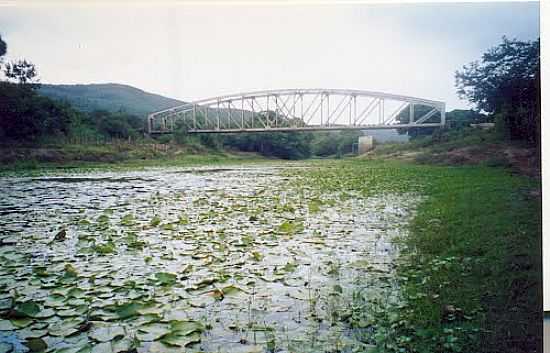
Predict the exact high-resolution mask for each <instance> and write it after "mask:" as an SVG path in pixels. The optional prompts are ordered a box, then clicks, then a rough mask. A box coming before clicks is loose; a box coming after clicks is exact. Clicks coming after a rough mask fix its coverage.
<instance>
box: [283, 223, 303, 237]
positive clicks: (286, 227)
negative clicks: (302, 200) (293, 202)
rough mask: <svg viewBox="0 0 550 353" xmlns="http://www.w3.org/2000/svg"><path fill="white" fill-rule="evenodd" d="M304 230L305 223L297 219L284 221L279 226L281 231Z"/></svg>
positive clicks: (293, 231)
mask: <svg viewBox="0 0 550 353" xmlns="http://www.w3.org/2000/svg"><path fill="white" fill-rule="evenodd" d="M302 230H304V225H303V224H302V223H301V222H296V221H284V222H283V223H281V225H280V226H279V228H278V231H279V232H280V233H285V234H294V233H297V232H301V231H302Z"/></svg>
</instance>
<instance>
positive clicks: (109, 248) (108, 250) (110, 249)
mask: <svg viewBox="0 0 550 353" xmlns="http://www.w3.org/2000/svg"><path fill="white" fill-rule="evenodd" d="M93 249H94V251H95V252H97V253H98V254H101V255H107V254H112V253H114V252H115V251H116V245H115V243H113V242H112V241H109V242H107V243H104V244H97V245H94V247H93Z"/></svg>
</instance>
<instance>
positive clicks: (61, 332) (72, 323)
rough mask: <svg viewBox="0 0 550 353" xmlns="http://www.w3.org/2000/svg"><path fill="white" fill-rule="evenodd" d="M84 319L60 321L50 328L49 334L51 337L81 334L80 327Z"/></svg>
mask: <svg viewBox="0 0 550 353" xmlns="http://www.w3.org/2000/svg"><path fill="white" fill-rule="evenodd" d="M83 321H84V319H82V318H69V319H64V320H63V321H58V322H56V323H54V324H52V325H51V326H50V327H48V332H49V334H50V335H51V336H63V337H67V336H70V335H72V334H75V333H77V332H79V326H80V324H82V322H83Z"/></svg>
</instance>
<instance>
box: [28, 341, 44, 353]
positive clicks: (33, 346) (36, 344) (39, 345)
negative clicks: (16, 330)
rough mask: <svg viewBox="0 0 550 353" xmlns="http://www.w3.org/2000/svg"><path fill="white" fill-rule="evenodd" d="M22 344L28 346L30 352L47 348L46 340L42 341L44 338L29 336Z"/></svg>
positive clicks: (42, 350)
mask: <svg viewBox="0 0 550 353" xmlns="http://www.w3.org/2000/svg"><path fill="white" fill-rule="evenodd" d="M24 344H25V346H27V347H28V348H29V350H30V351H31V352H44V351H45V350H46V348H48V345H47V344H46V342H44V340H43V339H41V338H31V339H29V340H27V341H26V342H25V343H24Z"/></svg>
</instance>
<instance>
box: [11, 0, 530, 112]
mask: <svg viewBox="0 0 550 353" xmlns="http://www.w3.org/2000/svg"><path fill="white" fill-rule="evenodd" d="M0 35H1V36H2V38H3V39H4V40H5V41H6V42H7V44H8V55H7V59H17V58H26V59H29V60H30V61H32V62H33V63H35V64H36V65H37V68H38V71H39V76H40V80H41V82H42V83H59V84H60V83H65V84H76V83H106V82H114V83H122V84H128V85H132V86H135V87H137V88H140V89H143V90H146V91H149V92H152V93H158V94H162V95H165V96H168V97H172V98H177V99H181V100H184V101H191V100H196V99H201V98H208V97H213V96H218V95H223V94H232V93H238V92H243V91H254V90H261V89H276V88H350V89H363V90H370V91H380V92H386V93H394V94H401V95H409V96H414V97H420V98H426V99H433V100H442V101H445V102H446V103H447V110H452V109H456V108H459V109H463V108H468V107H470V106H469V104H468V102H467V101H465V100H461V99H460V98H459V97H458V96H457V94H456V88H455V86H454V84H455V80H454V73H455V71H456V70H457V69H460V68H461V67H462V66H463V65H464V64H467V63H469V62H471V61H473V60H477V59H479V58H480V57H481V55H482V54H483V52H485V51H486V50H487V49H488V48H490V47H492V46H495V45H497V44H498V43H499V42H500V41H501V38H502V36H507V37H509V38H517V39H521V40H534V39H536V38H537V37H538V36H539V4H538V3H535V2H519V3H514V2H504V3H499V2H497V3H495V2H490V3H461V4H452V3H439V4H437V3H435V4H434V3H431V4H429V3H417V4H410V3H409V4H386V5H382V4H357V3H356V4H350V3H347V4H337V3H333V4H304V3H292V2H290V3H287V4H279V5H277V4H273V3H270V4H253V3H245V4H232V5H223V4H220V3H216V4H213V3H211V4H206V5H204V4H203V5H201V4H198V3H184V4H176V3H162V4H157V5H154V4H151V3H147V2H145V3H140V4H137V5H130V4H123V3H118V4H114V5H113V4H111V5H108V4H97V3H96V4H90V3H78V4H77V5H69V4H60V3H57V4H55V3H52V4H49V5H32V6H31V5H26V6H25V5H13V6H2V7H0Z"/></svg>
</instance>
